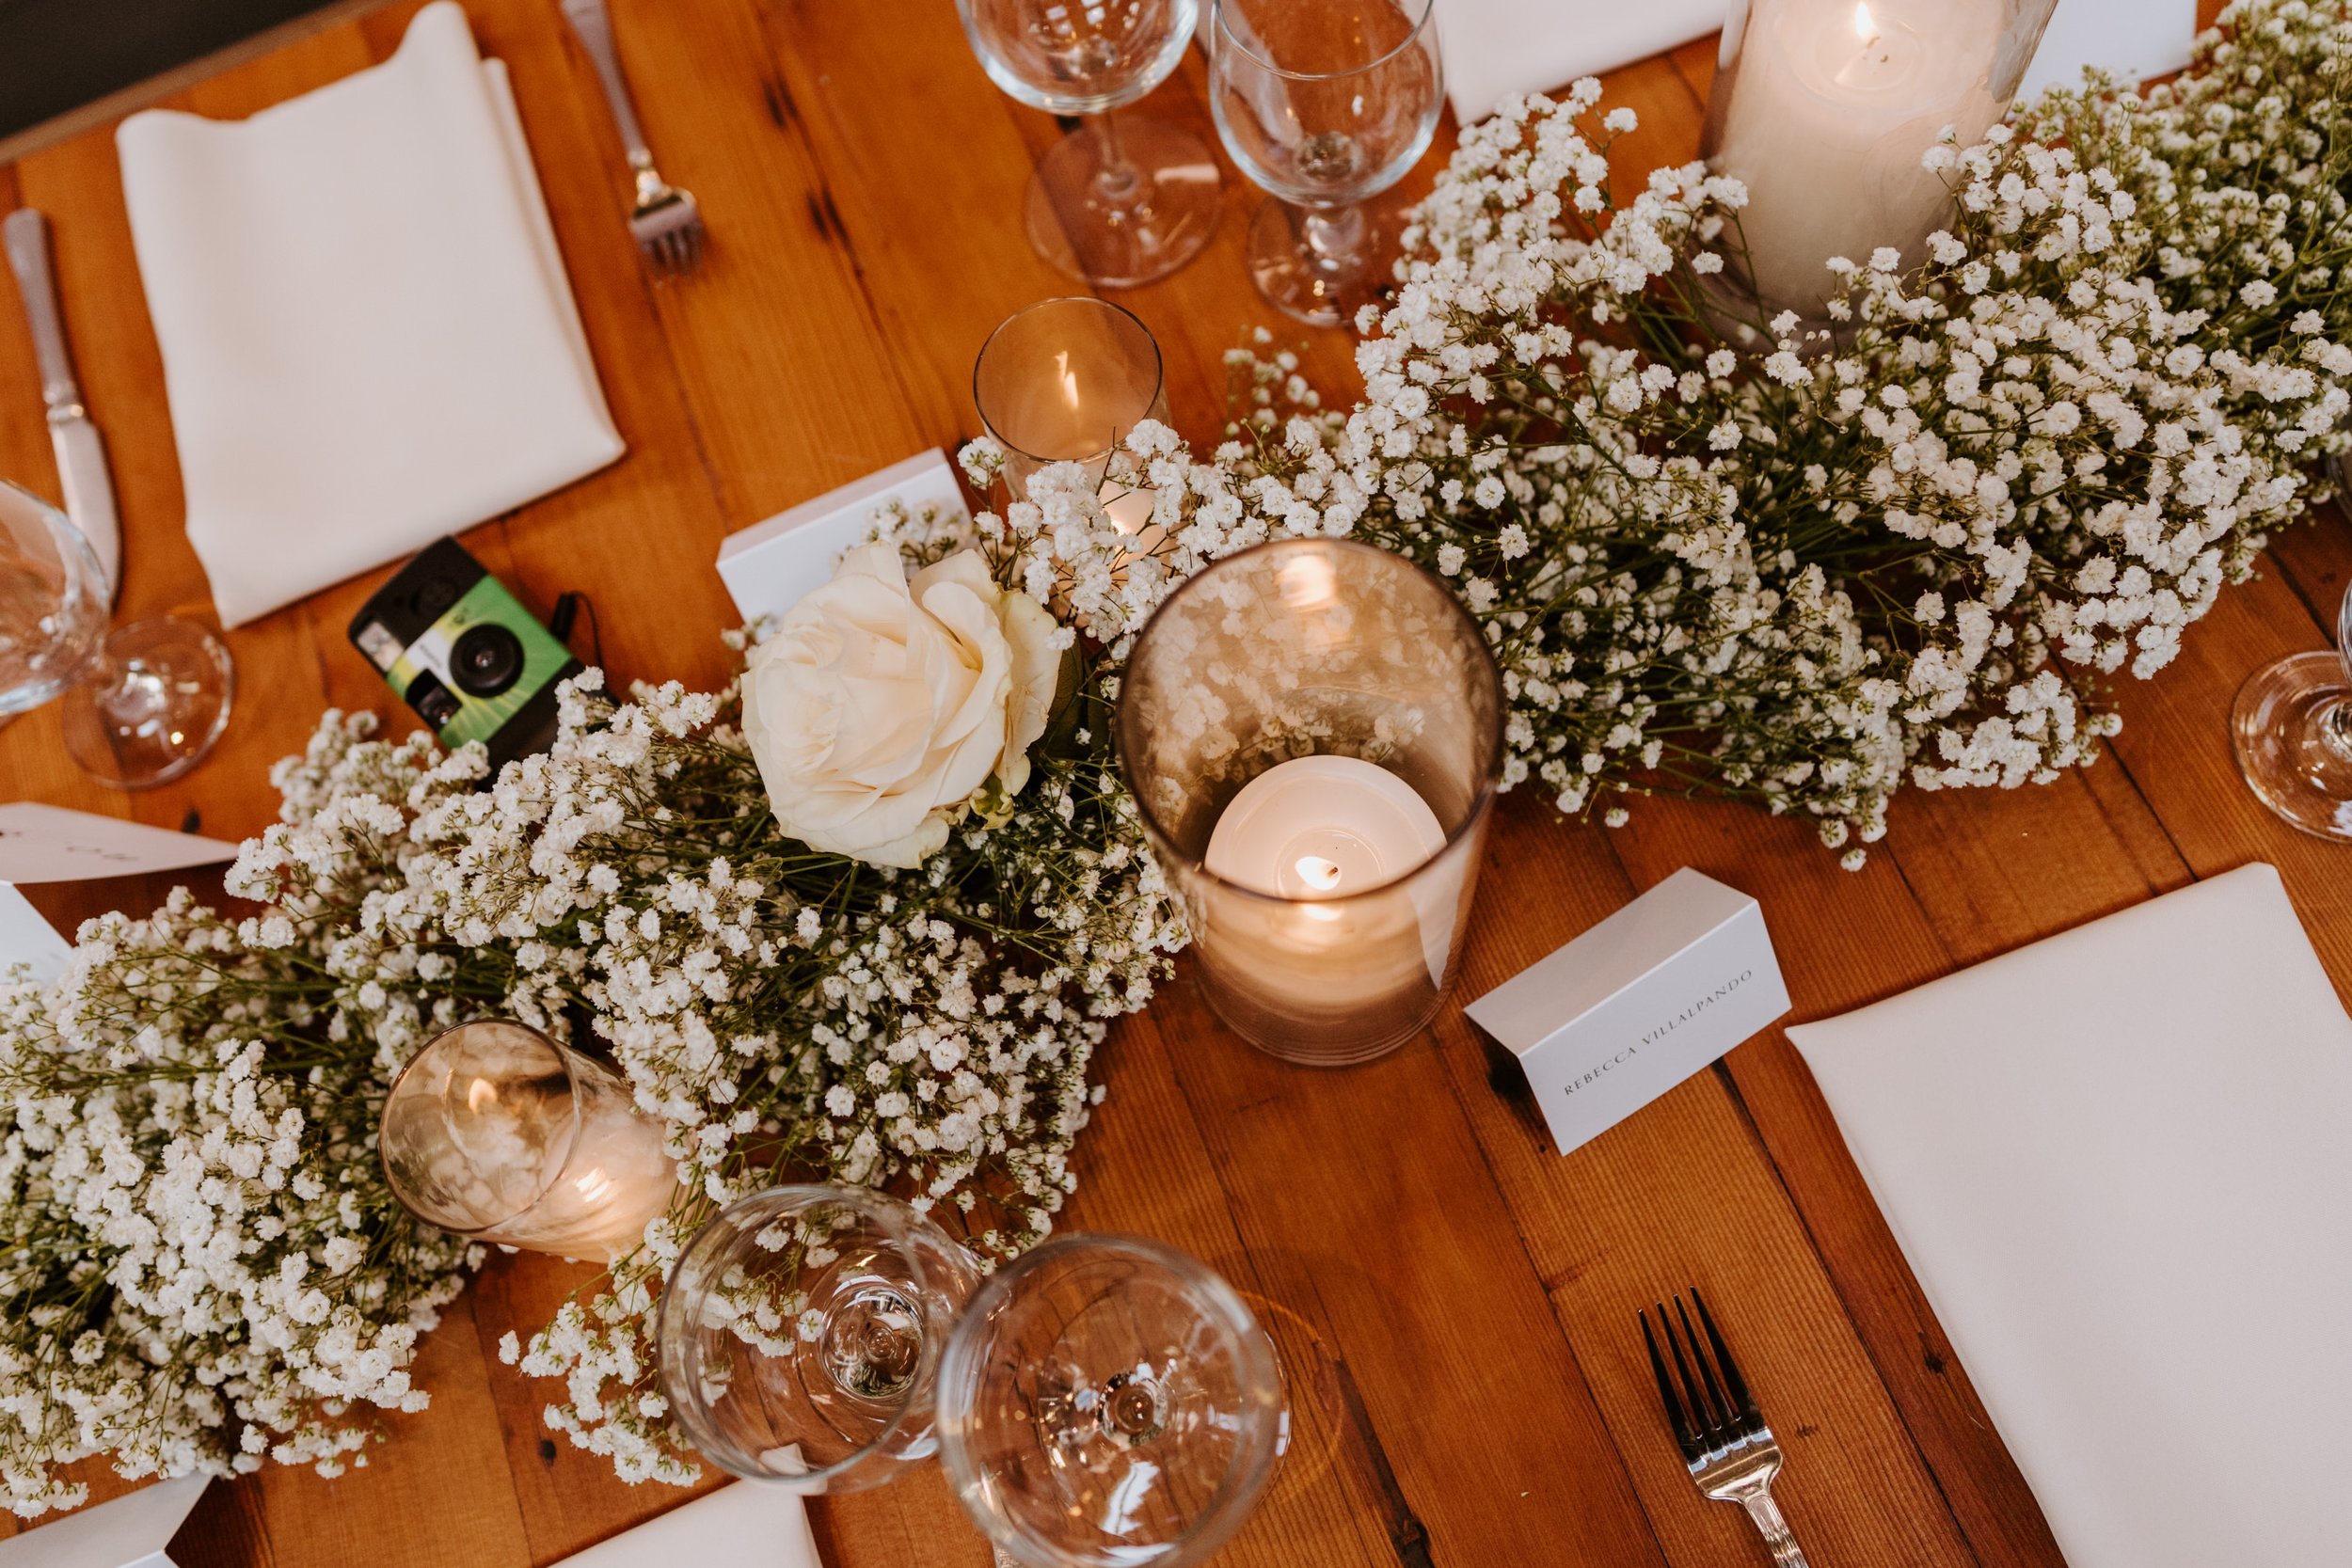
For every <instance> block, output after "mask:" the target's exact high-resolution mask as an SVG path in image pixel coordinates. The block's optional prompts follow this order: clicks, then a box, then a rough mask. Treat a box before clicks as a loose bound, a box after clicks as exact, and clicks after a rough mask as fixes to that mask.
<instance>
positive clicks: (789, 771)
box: [743, 544, 1061, 868]
mask: <svg viewBox="0 0 2352 1568" xmlns="http://www.w3.org/2000/svg"><path fill="white" fill-rule="evenodd" d="M1059 630H1060V628H1059V627H1058V626H1056V624H1055V622H1054V618H1053V617H1052V616H1051V615H1048V614H1047V613H1046V612H1045V610H1044V609H1043V607H1042V606H1041V605H1039V603H1038V602H1037V601H1036V600H1035V599H1032V598H1030V597H1029V596H1028V595H1027V594H1017V593H1009V592H1007V591H1006V590H1004V589H1001V588H999V587H997V586H996V583H995V581H994V579H993V578H991V577H990V576H989V573H988V568H987V566H986V565H985V564H984V563H983V562H981V560H980V558H979V557H978V556H977V555H976V554H974V553H973V552H972V551H970V550H964V551H961V552H959V553H957V554H955V555H951V556H949V557H947V559H946V560H945V561H942V562H938V563H937V564H936V565H933V566H929V567H926V568H925V569H924V570H922V571H921V572H918V573H917V574H915V577H914V580H913V581H912V582H910V581H908V580H907V575H906V567H905V565H904V563H903V562H901V560H900V558H899V555H898V547H897V546H893V545H879V544H878V545H866V546H860V547H859V548H857V549H854V550H851V551H850V553H849V554H848V555H846V556H844V557H843V558H842V561H841V566H840V569H839V570H838V571H837V572H835V573H834V579H833V580H832V581H831V582H829V583H827V584H825V586H823V587H822V588H819V589H817V590H816V591H814V592H813V593H811V594H807V595H806V596H805V597H803V598H802V599H801V600H800V602H798V603H797V604H795V605H794V606H793V607H792V608H791V609H790V610H787V611H786V612H785V616H784V619H783V621H782V622H781V624H779V626H777V628H776V631H775V634H774V635H773V636H771V637H770V638H769V639H768V640H767V641H765V642H762V643H760V644H759V645H758V646H757V647H755V648H754V649H753V650H752V656H751V667H750V669H749V670H748V671H747V672H746V673H745V674H744V677H743V734H744V736H745V738H746V739H748V740H749V741H750V742H751V747H752V755H753V757H754V759H755V760H756V761H757V762H758V764H759V776H760V780H761V782H762V783H763V784H766V785H767V786H768V800H769V803H770V805H771V807H773V809H774V811H775V814H776V821H777V823H778V824H779V825H780V826H781V827H782V828H783V829H784V831H785V832H786V833H787V834H789V835H790V836H791V837H793V838H797V839H799V840H800V841H801V842H802V843H803V844H806V845H807V846H808V847H810V848H812V849H822V850H827V851H829V852H832V853H834V854H842V855H848V856H850V857H852V858H853V859H856V860H861V861H866V862H868V863H872V864H875V865H895V866H900V867H908V868H912V867H914V866H916V865H920V864H921V863H923V861H924V860H925V859H927V858H928V857H930V855H932V854H933V853H935V852H936V851H937V850H938V849H939V848H940V847H942V846H944V845H945V844H946V842H947V832H948V830H949V829H950V828H951V827H952V826H954V824H955V822H956V821H957V819H958V818H960V817H961V816H962V815H963V811H964V808H965V804H966V802H968V801H969V800H971V798H972V796H973V794H974V792H975V791H977V790H978V789H979V787H980V786H981V785H982V784H986V783H987V782H988V781H989V779H990V778H991V777H992V776H993V777H994V778H995V779H996V781H997V783H998V785H999V787H1000V788H1002V790H1003V791H1004V793H1005V794H1007V795H1008V796H1009V795H1011V794H1013V793H1015V792H1017V791H1018V790H1019V789H1020V788H1021V786H1022V785H1024V784H1026V783H1028V780H1029V748H1030V746H1032V745H1033V744H1035V743H1036V740H1037V738H1038V736H1041V735H1042V734H1044V733H1045V717H1046V714H1047V712H1048V711H1049V710H1050V709H1051V708H1052V706H1053V702H1054V686H1055V681H1056V678H1057V675H1058V674H1059V673H1060V671H1061V651H1060V649H1059V648H1058V647H1057V646H1056V641H1057V635H1058V633H1059Z"/></svg>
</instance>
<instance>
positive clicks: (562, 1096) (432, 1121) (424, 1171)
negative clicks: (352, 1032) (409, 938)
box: [376, 1019, 677, 1262]
mask: <svg viewBox="0 0 2352 1568" xmlns="http://www.w3.org/2000/svg"><path fill="white" fill-rule="evenodd" d="M376 1149H377V1153H378V1155H379V1156H380V1157H381V1159H382V1161H383V1165H384V1179H385V1181H386V1183H387V1184H388V1185H389V1187H390V1188H391V1193H392V1196H393V1197H395V1198H397V1199H398V1200H399V1201H400V1204H401V1206H402V1207H403V1208H405V1209H406V1210H407V1211H408V1212H410V1213H412V1214H415V1215H416V1216H417V1217H418V1218H419V1219H421V1220H423V1221H424V1222H425V1223H426V1224H428V1225H434V1226H438V1227H440V1228H441V1229H443V1230H448V1231H452V1232H454V1233H455V1234H457V1235H461V1236H470V1237H472V1238H474V1239H475V1240H477V1241H483V1242H495V1243H499V1244H501V1245H503V1246H512V1247H522V1248H525V1249H527V1250H529V1251H532V1252H552V1253H556V1254H559V1255H560V1256H563V1257H565V1258H590V1259H597V1260H599V1261H604V1262H611V1261H612V1260H614V1259H619V1258H622V1257H625V1256H627V1255H628V1253H630V1252H633V1251H635V1250H636V1248H637V1247H638V1245H639V1244H640V1243H642V1242H643V1241H644V1235H645V1227H646V1225H647V1224H648V1223H650V1222H651V1221H653V1220H654V1219H656V1218H657V1217H659V1216H660V1214H662V1213H663V1212H666V1211H667V1210H668V1209H669V1207H670V1204H671V1201H672V1199H673V1198H674V1197H675V1195H676V1192H677V1166H676V1163H675V1161H673V1160H672V1159H671V1158H670V1156H669V1155H668V1154H667V1153H665V1152H664V1151H663V1149H662V1131H661V1126H660V1123H659V1122H657V1121H655V1120H654V1119H653V1118H652V1117H646V1116H644V1115H642V1114H641V1113H640V1112H639V1111H638V1110H637V1108H636V1105H635V1104H634V1103H633V1101H632V1100H631V1097H630V1095H629V1089H628V1084H627V1083H626V1082H625V1081H624V1080H623V1079H622V1077H621V1075H620V1074H619V1073H617V1072H615V1071H613V1070H612V1069H611V1068H609V1067H606V1066H605V1065H604V1064H603V1063H601V1062H598V1061H596V1060H594V1059H593V1058H591V1057H588V1056H584V1055H582V1054H580V1053H579V1052H577V1051H574V1050H572V1049H571V1048H570V1047H569V1046H566V1045H562V1044H559V1043H558V1042H557V1041H555V1040H551V1039H549V1038H548V1037H547V1036H545V1035H543V1034H541V1033H539V1031H537V1030H536V1029H532V1028H531V1027H529V1026H528V1025H526V1024H521V1023H516V1022H513V1021H511V1020H507V1019H482V1020H479V1021H477V1022H472V1023H461V1024H459V1025H458V1026H457V1027H456V1028H454V1029H451V1030H449V1031H447V1032H446V1033H444V1034H442V1035H439V1036H437V1037H435V1038H434V1039H433V1040H432V1042H431V1043H429V1044H427V1045H426V1046H425V1048H424V1049H423V1050H421V1051H420V1052H418V1053H417V1054H416V1055H415V1056H414V1057H413V1058H411V1059H410V1061H409V1063H408V1065H407V1066H406V1067H405V1068H404V1069H402V1070H401V1074H400V1076H399V1077H398V1078H397V1079H395V1080H393V1083H392V1087H391V1091H390V1092H389V1094H388V1095H387V1096H386V1097H385V1101H384V1116H383V1119H382V1121H381V1122H379V1123H378V1125H377V1129H376Z"/></svg>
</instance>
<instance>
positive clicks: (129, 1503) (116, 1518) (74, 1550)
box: [0, 1476, 211, 1568]
mask: <svg viewBox="0 0 2352 1568" xmlns="http://www.w3.org/2000/svg"><path fill="white" fill-rule="evenodd" d="M210 1484H211V1480H210V1478H209V1477H205V1476H182V1477H181V1478H180V1479H179V1480H177V1481H157V1482H155V1483H154V1484H153V1485H152V1486H142V1487H140V1488H139V1489H138V1490H137V1491H135V1492H133V1493H130V1494H128V1495H126V1496H124V1497H117V1498H115V1499H114V1500H113V1501H112V1502H103V1503H100V1504H99V1505H98V1506H97V1507H96V1508H85V1509H82V1510H80V1511H79V1512H77V1513H68V1514H64V1515H62V1516H61V1517H58V1518H55V1519H51V1520H49V1521H48V1522H47V1523H45V1524H39V1525H35V1526H34V1527H32V1528H29V1529H27V1530H25V1531H24V1533H23V1534H21V1535H13V1536H10V1537H9V1538H8V1540H6V1541H0V1568H173V1560H172V1557H171V1554H170V1552H169V1550H168V1549H167V1548H168V1547H169V1546H170V1545H171V1538H172V1537H173V1536H175V1535H177V1534H179V1533H180V1526H181V1524H182V1522H183V1521H184V1520H185V1519H186V1518H187V1516H188V1511H189V1510H190V1509H192V1508H194V1507H195V1506H196V1499H197V1498H199V1497H202V1496H203V1495H204V1488H205V1487H206V1486H208V1485H210Z"/></svg>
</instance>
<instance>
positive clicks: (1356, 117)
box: [1209, 0, 1445, 326]
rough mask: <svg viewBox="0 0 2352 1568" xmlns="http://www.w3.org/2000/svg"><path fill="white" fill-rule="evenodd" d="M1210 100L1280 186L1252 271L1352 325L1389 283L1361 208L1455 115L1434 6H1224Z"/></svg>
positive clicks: (1262, 1) (1391, 2)
mask: <svg viewBox="0 0 2352 1568" xmlns="http://www.w3.org/2000/svg"><path fill="white" fill-rule="evenodd" d="M1432 3H1433V0H1216V47H1215V50H1214V52H1213V54H1212V56H1211V65H1210V85H1209V105H1210V108H1211V110H1212V112H1213V113H1214V114H1215V115H1216V129H1217V135H1219V136H1220V137H1222V138H1223V139H1224V142H1225V150H1227V151H1228V152H1231V153H1232V155H1233V161H1234V162H1235V163H1237V164H1239V165H1240V166H1241V168H1242V172H1243V173H1245V174H1247V175H1248V176H1249V178H1250V179H1251V180H1252V181H1253V182H1256V183H1257V184H1259V185H1262V186H1263V187H1264V188H1265V189H1266V190H1268V191H1270V192H1272V193H1273V197H1274V199H1272V200H1269V201H1267V202H1265V203H1264V204H1263V205H1262V206H1261V207H1260V208H1259V209H1258V215H1257V217H1256V218H1255V219H1254V220H1253V221H1252V222H1251V223H1250V226H1249V273H1250V276H1251V277H1254V278H1255V279H1256V280H1257V283H1258V289H1259V292H1260V293H1263V294H1264V295H1265V297H1266V298H1267V299H1268V300H1269V301H1270V302H1272V303H1273V304H1274V305H1275V306H1277V307H1278V308H1279V309H1282V310H1284V311H1286V312H1288V313H1289V314H1291V315H1293V316H1295V317H1297V318H1298V319H1299V320H1300V321H1303V322H1310V323H1312V324H1314V325H1319V326H1335V325H1339V324H1340V323H1342V322H1343V321H1346V320H1348V319H1349V318H1351V317H1352V316H1353V315H1354V314H1355V313H1356V309H1357V308H1358V307H1359V305H1361V304H1363V303H1365V302H1366V301H1368V300H1370V299H1371V298H1372V297H1373V296H1374V294H1375V293H1376V291H1377V290H1378V288H1379V286H1380V284H1381V282H1382V276H1381V268H1380V266H1379V264H1378V259H1379V257H1380V256H1381V254H1383V252H1384V250H1385V242H1384V240H1383V238H1382V237H1381V236H1379V235H1377V234H1375V226H1374V225H1373V224H1372V222H1371V221H1370V220H1369V219H1368V217H1367V215H1366V213H1365V210H1364V208H1363V205H1362V203H1364V202H1365V201H1367V200H1369V199H1370V198H1373V197H1375V196H1377V195H1379V194H1380V193H1381V192H1382V191H1385V190H1387V189H1388V188H1389V187H1390V186H1391V185H1393V184H1395V183H1396V182H1398V181H1399V180H1401V179H1403V178H1404V177H1405V174H1406V170H1408V169H1410V168H1411V167H1412V166H1413V165H1414V164H1415V163H1416V162H1417V161H1419V159H1420V157H1421V155H1422V153H1423V152H1425V151H1427V150H1428V149H1429V143H1430V139H1431V138H1432V137H1433V136H1435V135H1437V131H1438V116H1439V114H1440V113H1441V112H1442V111H1443V108H1444V102H1445V93H1444V86H1445V84H1444V74H1443V71H1442V70H1441V68H1440V66H1439V63H1438V29H1437V25H1436V24H1434V23H1433V22H1431V21H1430V8H1431V5H1432Z"/></svg>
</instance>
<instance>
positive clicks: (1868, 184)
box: [1700, 0, 2058, 323]
mask: <svg viewBox="0 0 2352 1568" xmlns="http://www.w3.org/2000/svg"><path fill="white" fill-rule="evenodd" d="M2057 6H2058V0H1732V6H1731V14H1730V16H1729V18H1728V19H1727V20H1726V21H1725V23H1724V33H1723V42H1722V45H1721V51H1720V57H1719V61H1718V64H1717V67H1716V72H1715V84H1714V87H1713V88H1712V90H1711V92H1710V94H1709V97H1708V106H1707V130H1706V135H1705V136H1704V138H1703V140H1702V142H1701V144H1700V153H1701V155H1702V156H1704V157H1705V158H1706V159H1707V160H1708V164H1709V166H1712V167H1713V168H1714V170H1715V171H1716V172H1717V173H1719V174H1729V175H1734V176H1736V177H1738V178H1739V179H1740V181H1742V182H1745V183H1746V185H1747V187H1748V204H1747V206H1746V207H1744V208H1742V209H1741V210H1740V214H1739V219H1740V236H1741V237H1742V238H1743V239H1744V240H1745V243H1746V249H1747V255H1746V258H1745V272H1746V275H1747V277H1748V279H1749V280H1750V281H1751V282H1752V283H1753V285H1754V287H1755V291H1756V298H1757V300H1758V301H1760V302H1761V305H1762V307H1763V310H1762V313H1763V315H1764V316H1766V317H1767V318H1769V317H1771V316H1772V315H1774V314H1776V313H1777V312H1779V311H1780V310H1783V309H1789V310H1794V311H1795V312H1796V313H1797V314H1798V316H1799V317H1801V318H1803V319H1804V320H1806V321H1808V322H1815V323H1819V322H1820V321H1821V320H1823V319H1825V317H1826V306H1827V301H1828V298H1829V295H1830V293H1831V285H1832V284H1833V282H1834V281H1835V280H1834V279H1833V278H1832V277H1831V275H1830V272H1829V261H1830V258H1832V257H1834V256H1842V257H1844V258H1845V259H1846V260H1847V261H1851V262H1853V263H1854V264H1855V265H1856V266H1867V265H1868V264H1869V261H1870V256H1871V253H1872V252H1873V251H1875V250H1877V249H1878V248H1879V247H1880V246H1882V245H1891V246H1893V247H1894V248H1895V249H1897V250H1898V251H1899V252H1901V254H1902V256H1903V259H1904V261H1906V262H1910V263H1916V262H1918V261H1923V260H1924V259H1925V248H1926V244H1925V243H1926V240H1927V237H1928V236H1929V235H1930V234H1931V233H1933V232H1934V231H1935V230H1937V229H1938V228H1940V227H1942V226H1943V225H1944V224H1945V223H1947V221H1949V214H1950V213H1951V210H1952V194H1951V191H1950V189H1949V187H1948V186H1947V183H1946V180H1947V176H1945V175H1941V174H1938V173H1936V172H1935V171H1933V170H1931V169H1928V168H1925V167H1923V166H1921V164H1920V159H1921V158H1922V157H1923V156H1924V155H1925V154H1926V153H1927V150H1928V149H1929V148H1931V147H1932V146H1933V145H1934V144H1935V142H1936V139H1937V138H1938V137H1939V136H1941V135H1943V133H1944V130H1945V128H1946V127H1947V126H1948V127H1950V128H1951V130H1952V132H1953V134H1954V135H1956V136H1958V138H1959V141H1960V145H1961V146H1963V147H1966V146H1969V145H1971V144H1973V143H1974V142H1976V141H1977V140H1979V138H1980V137H1981V136H1982V135H1984V132H1985V129H1986V127H1988V126H1990V125H1991V124H1992V123H1993V122H1994V120H1996V119H2000V118H2001V116H2002V115H2003V114H2004V113H2006V112H2007V111H2008V109H2009V103H2010V99H2011V98H2013V97H2014V96H2016V93H2017V88H2018V85H2019V84H2020V83H2021V82H2022V81H2023V80H2024V79H2025V74H2026V67H2027V66H2028V65H2029V64H2031V63H2032V60H2033V55H2034V50H2035V47H2036V46H2037V45H2038V44H2040V42H2041V41H2042V29H2043V28H2044V27H2046V26H2047V25H2049V21H2050V14H2051V12H2052V11H2053V10H2055V9H2056V8H2057ZM1729 243H1730V242H1729V240H1728V239H1727V240H1726V244H1727V245H1728V244H1729ZM1730 259H1731V260H1732V261H1733V262H1734V263H1735V267H1736V266H1737V265H1738V263H1739V262H1740V258H1739V257H1737V256H1733V257H1731V258H1730Z"/></svg>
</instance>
